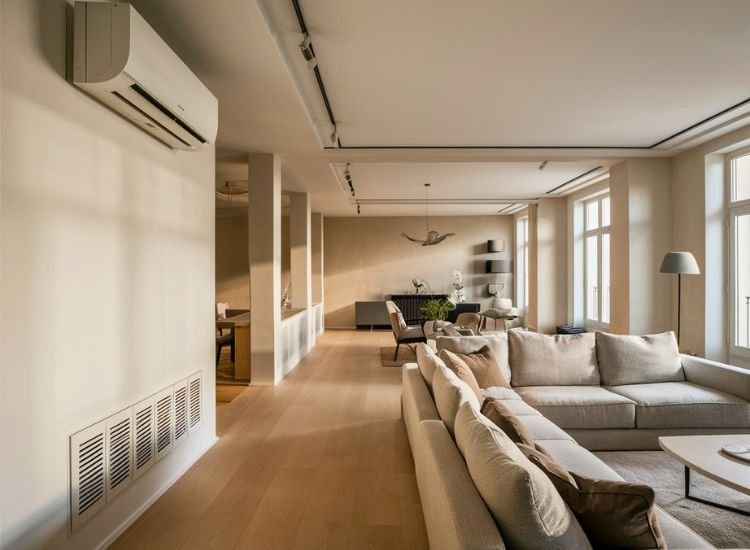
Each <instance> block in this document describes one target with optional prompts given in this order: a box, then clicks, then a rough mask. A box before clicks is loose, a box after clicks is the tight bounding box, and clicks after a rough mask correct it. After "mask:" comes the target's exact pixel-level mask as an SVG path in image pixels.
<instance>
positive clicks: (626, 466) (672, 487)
mask: <svg viewBox="0 0 750 550" xmlns="http://www.w3.org/2000/svg"><path fill="white" fill-rule="evenodd" d="M595 454H596V456H598V457H599V458H601V459H602V460H603V461H604V462H606V463H607V464H608V465H609V466H610V467H611V468H612V469H613V470H615V471H616V472H617V473H618V474H620V475H621V476H622V477H624V478H625V479H626V480H628V481H631V482H636V483H644V484H646V485H649V486H650V487H651V488H652V489H653V490H654V492H655V493H656V503H657V504H658V505H659V506H661V507H662V508H664V509H665V510H666V511H667V512H669V514H670V515H672V516H674V517H675V518H677V519H678V520H680V521H681V522H682V523H684V524H685V525H687V526H688V527H690V528H691V529H692V530H693V531H695V532H696V533H698V534H699V535H701V536H702V537H703V538H705V539H706V540H707V541H708V542H710V543H711V544H713V545H714V546H716V547H717V548H750V517H747V516H743V515H741V514H737V513H734V512H730V511H726V510H722V509H720V508H715V507H713V506H709V505H706V504H701V503H700V502H695V501H692V500H688V499H686V498H685V496H684V495H685V493H684V468H683V466H682V464H680V463H679V462H677V461H676V460H674V459H672V458H671V457H670V456H669V455H667V454H666V453H664V452H662V451H627V452H621V451H618V452H598V453H595ZM748 475H750V467H749V469H748ZM690 477H691V483H690V494H691V495H694V496H696V497H701V498H705V499H707V500H711V501H713V502H720V503H722V504H726V505H728V506H733V507H735V508H740V509H742V510H749V511H750V497H748V496H746V495H743V494H741V493H739V492H737V491H734V490H732V489H729V488H728V487H724V486H722V485H719V484H718V483H716V482H715V481H711V480H710V479H707V478H705V477H703V476H701V475H699V474H697V473H695V472H691V475H690Z"/></svg>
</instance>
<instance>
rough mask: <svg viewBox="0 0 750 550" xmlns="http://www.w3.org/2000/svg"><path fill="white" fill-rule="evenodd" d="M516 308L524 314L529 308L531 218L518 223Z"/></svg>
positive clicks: (519, 219)
mask: <svg viewBox="0 0 750 550" xmlns="http://www.w3.org/2000/svg"><path fill="white" fill-rule="evenodd" d="M516 307H517V308H519V309H520V310H521V313H522V314H525V313H526V310H527V309H528V307H529V218H528V216H526V217H523V218H518V221H517V222H516Z"/></svg>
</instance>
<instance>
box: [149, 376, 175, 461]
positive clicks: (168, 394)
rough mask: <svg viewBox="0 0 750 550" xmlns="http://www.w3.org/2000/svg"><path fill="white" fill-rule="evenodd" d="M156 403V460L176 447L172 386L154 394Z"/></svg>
mask: <svg viewBox="0 0 750 550" xmlns="http://www.w3.org/2000/svg"><path fill="white" fill-rule="evenodd" d="M154 402H155V403H156V461H157V462H158V461H160V460H161V459H162V458H164V457H165V456H167V454H169V452H170V451H171V450H172V447H174V431H173V426H174V414H173V410H172V387H171V386H170V387H169V388H167V389H165V390H162V391H160V392H159V393H157V394H156V395H155V396H154Z"/></svg>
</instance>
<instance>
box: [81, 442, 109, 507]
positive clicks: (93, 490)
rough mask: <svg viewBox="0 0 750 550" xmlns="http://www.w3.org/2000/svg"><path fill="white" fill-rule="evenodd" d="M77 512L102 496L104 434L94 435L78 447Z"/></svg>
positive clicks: (94, 502)
mask: <svg viewBox="0 0 750 550" xmlns="http://www.w3.org/2000/svg"><path fill="white" fill-rule="evenodd" d="M79 452H80V462H79V464H80V466H79V467H80V481H81V484H80V485H79V497H78V514H79V515H80V514H83V513H84V512H85V511H86V510H88V509H89V508H91V507H92V506H93V505H94V504H96V503H97V501H98V500H99V499H101V498H104V436H103V435H102V434H98V435H95V436H94V437H92V438H91V439H89V440H88V441H86V442H84V443H83V445H81V448H80V451H79Z"/></svg>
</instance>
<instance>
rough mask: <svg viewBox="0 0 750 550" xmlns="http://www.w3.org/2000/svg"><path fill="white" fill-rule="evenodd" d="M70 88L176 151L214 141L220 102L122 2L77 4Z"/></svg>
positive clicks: (135, 12)
mask: <svg viewBox="0 0 750 550" xmlns="http://www.w3.org/2000/svg"><path fill="white" fill-rule="evenodd" d="M74 29H75V38H74V47H73V50H74V55H73V82H74V83H75V84H76V85H77V86H80V87H81V88H83V89H84V90H86V91H87V92H88V93H90V94H91V95H93V96H94V97H96V98H97V99H99V100H100V101H102V102H103V103H105V104H107V105H109V106H110V107H112V108H113V109H114V110H115V111H117V112H119V113H121V114H122V115H123V116H124V117H126V118H127V119H128V120H130V121H132V122H133V123H135V124H137V125H138V126H140V127H141V128H142V129H144V130H146V131H147V132H148V133H150V134H152V135H153V136H154V137H156V138H158V139H159V140H161V141H163V142H164V143H166V144H167V145H169V146H170V147H173V148H175V149H187V150H195V149H198V148H200V147H203V146H205V145H208V144H211V143H213V142H214V140H215V139H216V132H217V130H218V125H219V107H218V101H217V100H216V98H215V97H214V96H213V94H211V92H210V91H209V90H208V88H206V87H205V86H204V85H203V83H202V82H201V81H200V80H198V77H197V76H195V75H194V74H193V73H192V71H191V70H190V69H189V68H188V67H187V65H185V63H183V62H182V60H181V59H180V58H179V57H177V54H175V53H174V52H173V51H172V49H171V48H170V47H169V46H168V45H167V44H166V42H164V40H162V39H161V38H160V37H159V35H158V34H156V31H154V29H152V28H151V27H150V26H149V24H148V23H147V22H146V20H145V19H143V17H141V16H140V15H139V14H138V12H137V11H135V9H134V8H133V7H132V6H131V5H130V4H127V3H125V2H76V3H75V26H74Z"/></svg>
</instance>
